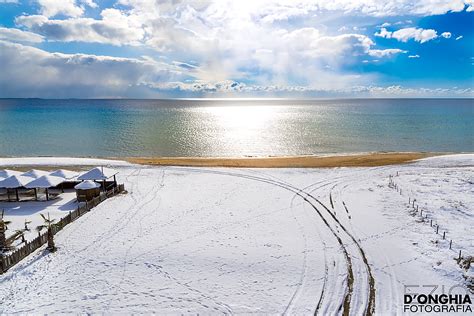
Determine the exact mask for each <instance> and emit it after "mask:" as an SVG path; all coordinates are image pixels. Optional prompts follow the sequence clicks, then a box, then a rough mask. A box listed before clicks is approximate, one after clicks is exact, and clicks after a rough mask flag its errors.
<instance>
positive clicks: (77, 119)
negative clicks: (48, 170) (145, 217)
mask: <svg viewBox="0 0 474 316" xmlns="http://www.w3.org/2000/svg"><path fill="white" fill-rule="evenodd" d="M374 151H377V152H391V151H423V152H474V99H332V100H289V99H278V100H265V99H252V100H249V99H245V100H244V99H227V100H211V99H198V100H182V99H180V100H123V99H115V100H109V99H105V100H89V99H87V100H86V99H67V100H57V99H54V100H45V99H0V156H7V157H10V156H81V157H86V156H87V157H88V156H93V157H158V156H162V157H243V156H248V157H249V156H288V155H324V154H334V153H336V154H340V153H360V152H374Z"/></svg>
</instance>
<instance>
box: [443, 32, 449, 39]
mask: <svg viewBox="0 0 474 316" xmlns="http://www.w3.org/2000/svg"><path fill="white" fill-rule="evenodd" d="M441 36H442V37H444V38H451V33H450V32H443V33H441Z"/></svg>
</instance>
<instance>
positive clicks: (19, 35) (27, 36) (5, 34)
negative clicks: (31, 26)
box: [0, 27, 43, 43]
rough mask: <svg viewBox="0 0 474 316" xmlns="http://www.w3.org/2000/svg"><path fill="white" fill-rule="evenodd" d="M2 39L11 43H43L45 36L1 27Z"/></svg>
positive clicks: (0, 37) (0, 36) (0, 34)
mask: <svg viewBox="0 0 474 316" xmlns="http://www.w3.org/2000/svg"><path fill="white" fill-rule="evenodd" d="M0 39H2V40H7V41H11V42H29V43H41V42H42V41H43V36H41V35H38V34H35V33H31V32H27V31H22V30H19V29H14V28H6V27H0Z"/></svg>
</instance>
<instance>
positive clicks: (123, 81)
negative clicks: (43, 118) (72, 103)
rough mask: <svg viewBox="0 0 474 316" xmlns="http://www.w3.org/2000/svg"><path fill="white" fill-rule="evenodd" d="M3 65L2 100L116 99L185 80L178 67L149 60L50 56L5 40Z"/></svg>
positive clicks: (1, 56) (0, 54)
mask: <svg viewBox="0 0 474 316" xmlns="http://www.w3.org/2000/svg"><path fill="white" fill-rule="evenodd" d="M0 64H1V65H2V73H1V75H0V91H2V96H3V97H10V96H18V95H21V96H22V97H56V98H57V97H77V98H81V97H82V98H84V97H113V96H123V95H124V94H126V93H127V91H128V90H130V89H132V88H134V87H135V88H136V87H137V86H140V85H143V84H146V83H148V82H160V81H169V80H177V79H178V80H179V79H181V80H183V76H182V75H181V74H180V73H179V71H177V69H176V67H175V66H173V65H167V64H163V63H158V62H156V61H152V60H149V59H133V58H115V57H107V56H96V55H85V54H60V53H49V52H46V51H43V50H40V49H37V48H33V47H30V46H24V45H21V44H14V43H9V42H5V41H0ZM32 74H41V75H37V76H35V75H32Z"/></svg>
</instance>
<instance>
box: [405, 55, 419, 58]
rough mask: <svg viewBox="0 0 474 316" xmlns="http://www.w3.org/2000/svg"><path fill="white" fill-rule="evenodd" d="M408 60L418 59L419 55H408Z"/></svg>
mask: <svg viewBox="0 0 474 316" xmlns="http://www.w3.org/2000/svg"><path fill="white" fill-rule="evenodd" d="M408 58H420V55H409V56H408Z"/></svg>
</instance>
